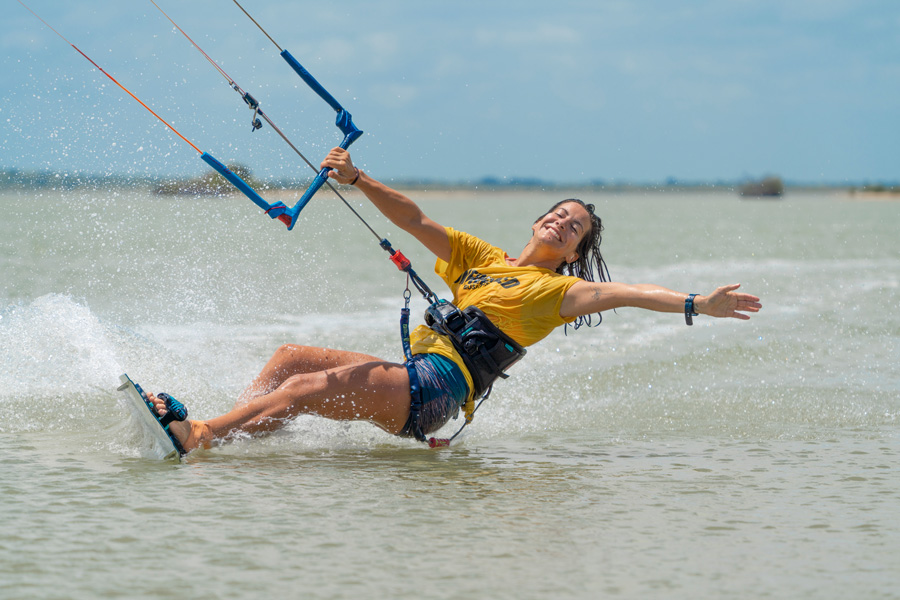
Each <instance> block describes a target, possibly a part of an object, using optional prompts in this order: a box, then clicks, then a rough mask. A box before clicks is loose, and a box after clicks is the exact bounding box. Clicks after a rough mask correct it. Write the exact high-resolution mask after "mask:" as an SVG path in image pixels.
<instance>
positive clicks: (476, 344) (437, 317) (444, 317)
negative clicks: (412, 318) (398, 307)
mask: <svg viewBox="0 0 900 600" xmlns="http://www.w3.org/2000/svg"><path fill="white" fill-rule="evenodd" d="M425 324H426V325H428V326H429V327H431V328H432V329H433V330H434V331H436V332H438V333H441V334H443V335H446V336H447V337H449V338H450V341H451V342H452V343H453V347H454V348H455V349H456V351H457V352H458V353H459V355H460V357H462V359H463V362H464V363H465V364H466V368H467V369H468V370H469V374H470V375H471V376H472V382H473V383H474V385H475V389H474V390H472V395H473V396H475V397H476V398H487V397H488V395H489V394H490V393H491V387H492V386H493V384H494V382H495V381H496V380H497V379H506V378H507V377H509V375H507V374H506V372H505V371H506V369H508V368H509V367H511V366H512V365H514V364H515V363H516V362H518V360H519V359H520V358H522V357H523V356H525V348H523V347H522V346H521V345H519V344H518V343H517V342H516V341H515V340H514V339H512V338H511V337H509V336H508V335H506V334H505V333H503V331H501V330H500V328H499V327H497V326H496V325H494V324H493V323H492V322H491V320H490V319H488V318H487V315H485V314H484V313H483V312H481V309H479V308H478V307H477V306H468V307H466V308H465V309H463V310H459V308H457V307H456V306H454V305H453V304H452V303H450V302H447V301H446V300H439V301H437V302H435V303H434V304H432V305H431V306H429V307H428V309H427V310H426V311H425Z"/></svg>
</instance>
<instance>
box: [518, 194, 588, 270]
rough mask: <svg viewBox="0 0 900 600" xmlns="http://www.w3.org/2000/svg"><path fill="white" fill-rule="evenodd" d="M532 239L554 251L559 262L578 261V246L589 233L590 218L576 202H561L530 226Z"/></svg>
mask: <svg viewBox="0 0 900 600" xmlns="http://www.w3.org/2000/svg"><path fill="white" fill-rule="evenodd" d="M531 230H532V231H533V232H534V239H535V241H537V242H538V243H540V244H541V245H543V246H545V247H549V248H553V249H555V250H556V251H557V252H558V254H559V256H560V259H561V260H564V261H565V262H572V261H574V260H576V259H578V257H579V254H578V245H579V243H581V240H582V239H583V238H584V236H585V233H586V232H590V231H591V216H590V214H588V211H587V210H586V209H585V208H584V207H583V206H582V205H581V204H579V203H577V202H561V203H560V204H559V205H557V206H555V207H553V209H552V210H551V211H550V212H548V213H547V214H546V215H544V216H543V217H541V218H540V219H538V220H537V221H535V223H534V225H532V226H531Z"/></svg>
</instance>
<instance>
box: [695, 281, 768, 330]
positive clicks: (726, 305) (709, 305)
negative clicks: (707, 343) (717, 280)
mask: <svg viewBox="0 0 900 600" xmlns="http://www.w3.org/2000/svg"><path fill="white" fill-rule="evenodd" d="M739 287H741V284H739V283H735V284H732V285H723V286H722V287H720V288H718V289H716V291H714V292H713V293H712V294H710V295H709V296H699V297H697V298H695V299H694V309H695V310H696V311H697V312H698V313H700V314H701V315H709V316H710V317H723V318H728V317H730V318H733V319H742V320H744V321H746V320H747V319H749V318H750V315H746V314H744V313H748V312H751V313H756V312H759V309H760V308H762V304H760V303H759V298H757V297H756V296H752V295H750V294H743V293H738V292H736V291H735V290H737V289H738V288H739Z"/></svg>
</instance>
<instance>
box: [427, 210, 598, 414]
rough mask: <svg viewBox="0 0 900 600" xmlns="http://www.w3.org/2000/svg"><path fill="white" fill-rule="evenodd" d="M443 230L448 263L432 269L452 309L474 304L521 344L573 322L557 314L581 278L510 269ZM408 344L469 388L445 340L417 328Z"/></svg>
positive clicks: (501, 257)
mask: <svg viewBox="0 0 900 600" xmlns="http://www.w3.org/2000/svg"><path fill="white" fill-rule="evenodd" d="M446 230H447V237H448V238H449V241H450V248H451V255H450V262H449V263H447V262H444V261H443V260H441V259H438V260H437V263H436V264H435V267H434V271H435V273H437V274H438V275H440V277H441V279H443V280H444V281H445V282H446V283H447V285H448V286H450V290H451V291H452V292H453V304H455V305H456V306H457V307H459V308H460V309H464V308H466V307H468V306H471V305H473V304H474V305H476V306H477V307H478V308H480V309H481V310H482V311H483V312H484V314H485V315H487V317H488V318H489V319H490V320H491V322H492V323H494V325H496V326H497V327H499V328H500V329H501V330H503V332H504V333H505V334H506V335H508V336H509V337H511V338H513V339H514V340H516V341H517V342H518V343H519V344H521V345H523V346H530V345H532V344H534V343H536V342H539V341H540V340H542V339H544V338H545V337H547V336H548V335H549V334H550V332H551V331H553V330H554V329H556V328H557V327H559V326H560V325H563V324H564V323H571V322H572V321H574V320H575V317H571V318H566V319H564V318H562V317H561V316H559V309H560V306H562V301H563V297H564V296H565V295H566V292H567V291H569V288H571V287H572V286H573V285H575V283H577V282H579V281H581V279H579V278H578V277H571V276H569V275H560V274H558V273H555V272H554V271H551V270H550V269H543V268H541V267H516V266H511V265H509V264H508V263H507V262H506V258H507V256H508V255H507V254H506V252H504V251H503V250H501V249H500V248H497V247H496V246H492V245H490V244H488V243H487V242H485V241H483V240H480V239H478V238H477V237H475V236H473V235H469V234H468V233H464V232H462V231H456V230H455V229H453V228H451V227H447V228H446ZM410 342H411V344H412V352H413V354H422V353H426V352H429V353H433V354H440V355H441V356H445V357H447V358H449V359H450V360H452V361H453V362H455V363H456V364H457V365H459V367H460V369H462V372H463V374H464V376H465V378H466V383H467V384H468V385H469V390H472V389H473V387H474V386H473V385H472V378H471V376H470V375H469V371H468V370H467V369H466V366H465V364H464V363H463V361H462V358H460V356H459V355H458V354H457V352H456V350H455V349H454V348H453V344H451V343H450V340H449V339H448V338H446V337H445V336H442V335H439V334H437V333H435V332H434V331H432V330H431V328H429V327H426V326H425V325H420V326H419V327H417V328H416V329H415V330H414V331H413V332H412V333H411V334H410ZM471 400H472V399H471V397H470V399H469V402H471ZM467 409H468V406H467ZM467 412H468V411H467Z"/></svg>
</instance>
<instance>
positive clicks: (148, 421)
mask: <svg viewBox="0 0 900 600" xmlns="http://www.w3.org/2000/svg"><path fill="white" fill-rule="evenodd" d="M119 379H120V380H121V382H122V385H120V386H119V387H118V391H120V392H124V393H125V398H126V401H125V403H126V404H127V405H128V407H129V409H130V410H131V413H132V414H133V415H134V416H135V421H136V422H137V424H138V426H139V427H140V429H141V432H142V433H143V434H145V435H144V436H143V437H144V438H145V445H146V448H145V449H147V450H149V454H150V455H151V456H154V457H156V458H159V459H161V460H173V459H174V460H176V461H180V460H181V454H182V451H181V450H180V449H179V448H180V444H178V440H176V439H175V438H174V436H173V435H172V433H171V432H170V431H169V427H168V424H169V423H170V422H172V421H173V420H178V421H183V420H184V419H185V418H186V417H187V409H186V408H184V406H183V405H182V404H181V403H180V402H178V401H177V400H175V399H174V398H172V397H171V396H166V397H165V401H166V406H167V407H168V408H169V412H168V413H167V414H166V415H165V416H163V417H159V416H157V414H156V410H154V408H153V405H152V404H150V402H148V401H147V400H145V399H144V395H143V394H142V393H141V392H142V390H141V389H140V387H139V386H138V385H137V384H135V383H134V382H133V381H132V380H131V378H130V377H128V375H127V374H125V373H123V374H122V375H121V376H120V377H119ZM160 397H161V398H162V397H163V395H162V394H160ZM170 401H171V403H170Z"/></svg>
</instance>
